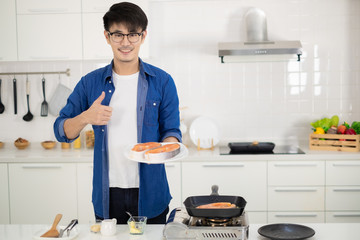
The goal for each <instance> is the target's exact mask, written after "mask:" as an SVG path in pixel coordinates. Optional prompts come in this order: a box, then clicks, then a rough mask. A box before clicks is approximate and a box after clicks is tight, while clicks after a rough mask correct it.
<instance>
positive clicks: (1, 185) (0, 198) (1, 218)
mask: <svg viewBox="0 0 360 240" xmlns="http://www.w3.org/2000/svg"><path fill="white" fill-rule="evenodd" d="M8 184H9V181H8V166H7V164H6V163H0V192H1V194H0V224H9V223H10V218H9V217H10V212H9V207H10V205H9V185H8Z"/></svg>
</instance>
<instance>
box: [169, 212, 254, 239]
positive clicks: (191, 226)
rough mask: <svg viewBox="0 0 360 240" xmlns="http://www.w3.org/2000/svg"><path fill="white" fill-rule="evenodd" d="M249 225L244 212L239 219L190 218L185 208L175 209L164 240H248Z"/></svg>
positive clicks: (171, 214)
mask: <svg viewBox="0 0 360 240" xmlns="http://www.w3.org/2000/svg"><path fill="white" fill-rule="evenodd" d="M248 237H249V223H248V217H247V213H246V212H245V211H244V212H243V213H242V214H241V215H240V216H238V217H231V218H205V217H193V216H190V215H189V214H188V213H187V211H186V209H185V208H175V209H174V210H173V211H172V212H171V213H170V215H169V218H168V221H167V223H166V225H165V227H164V230H163V239H166V240H172V239H177V240H179V239H198V240H213V239H223V240H235V239H236V240H247V239H248Z"/></svg>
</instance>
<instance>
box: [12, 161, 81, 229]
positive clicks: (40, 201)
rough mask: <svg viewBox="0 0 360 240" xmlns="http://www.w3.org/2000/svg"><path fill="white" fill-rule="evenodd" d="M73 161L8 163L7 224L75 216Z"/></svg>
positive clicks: (74, 172) (42, 222) (63, 220)
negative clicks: (57, 216)
mask: <svg viewBox="0 0 360 240" xmlns="http://www.w3.org/2000/svg"><path fill="white" fill-rule="evenodd" d="M76 185H77V184H76V164H75V163H26V164H25V163H10V164H9V190H10V191H9V193H10V202H11V205H10V219H11V224H49V223H51V222H52V221H53V220H54V217H55V215H56V214H58V213H62V214H63V217H62V220H61V222H60V224H66V223H68V222H70V221H71V219H74V218H77V194H76V191H77V188H76Z"/></svg>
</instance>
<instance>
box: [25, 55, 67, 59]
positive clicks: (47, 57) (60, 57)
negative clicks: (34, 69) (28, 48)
mask: <svg viewBox="0 0 360 240" xmlns="http://www.w3.org/2000/svg"><path fill="white" fill-rule="evenodd" d="M30 58H31V59H33V60H48V59H51V60H62V59H69V58H70V57H69V56H41V57H40V56H30Z"/></svg>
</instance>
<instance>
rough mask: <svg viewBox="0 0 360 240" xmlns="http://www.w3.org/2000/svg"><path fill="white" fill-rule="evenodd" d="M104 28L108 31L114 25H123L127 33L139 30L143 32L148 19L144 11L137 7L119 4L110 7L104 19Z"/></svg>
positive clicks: (123, 3) (128, 3) (126, 3)
mask: <svg viewBox="0 0 360 240" xmlns="http://www.w3.org/2000/svg"><path fill="white" fill-rule="evenodd" d="M103 20H104V28H105V30H106V31H109V28H110V26H111V25H113V24H114V23H122V24H124V25H125V26H126V27H127V28H128V30H129V32H135V31H137V30H138V29H139V28H141V31H145V30H146V27H147V24H148V19H147V17H146V14H145V13H144V11H143V10H142V9H141V8H140V7H139V6H138V5H135V4H133V3H130V2H120V3H116V4H114V5H112V6H111V7H110V9H109V11H108V12H107V13H105V15H104V17H103Z"/></svg>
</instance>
